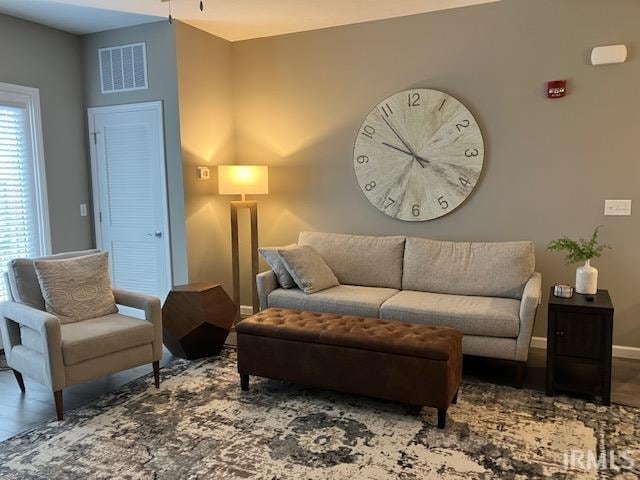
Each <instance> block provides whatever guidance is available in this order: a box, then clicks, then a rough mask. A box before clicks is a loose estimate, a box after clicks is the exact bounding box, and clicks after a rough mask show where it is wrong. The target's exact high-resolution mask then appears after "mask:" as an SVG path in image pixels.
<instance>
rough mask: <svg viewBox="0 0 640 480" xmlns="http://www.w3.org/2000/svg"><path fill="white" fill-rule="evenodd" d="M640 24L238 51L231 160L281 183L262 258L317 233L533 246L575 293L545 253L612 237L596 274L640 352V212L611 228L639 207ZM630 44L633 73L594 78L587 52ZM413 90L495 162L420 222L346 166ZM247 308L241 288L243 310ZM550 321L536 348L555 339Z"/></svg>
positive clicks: (631, 10)
mask: <svg viewBox="0 0 640 480" xmlns="http://www.w3.org/2000/svg"><path fill="white" fill-rule="evenodd" d="M639 18H640V3H639V2H638V1H637V0H616V1H615V2H611V1H605V0H564V1H562V2H559V1H557V0H538V1H531V0H507V1H503V2H499V3H495V4H489V5H482V6H477V7H469V8H462V9H456V10H449V11H443V12H438V13H429V14H425V15H417V16H411V17H404V18H399V19H392V20H385V21H379V22H373V23H366V24H359V25H351V26H345V27H338V28H332V29H327V30H319V31H313V32H306V33H299V34H292V35H285V36H280V37H273V38H265V39H257V40H250V41H244V42H239V43H234V44H233V62H234V68H233V84H234V89H235V97H234V98H235V100H234V105H235V114H236V137H237V143H236V145H237V156H238V158H237V161H238V163H243V162H248V163H266V164H268V165H269V166H270V168H271V170H270V175H271V186H270V188H271V193H270V194H269V195H268V196H265V197H261V198H257V197H255V198H257V199H258V200H259V208H260V235H261V244H262V245H278V244H285V243H288V242H292V241H294V240H295V239H296V237H297V234H298V232H299V231H300V230H308V229H310V230H324V231H334V232H353V233H360V234H382V235H384V234H386V235H391V234H406V235H415V236H421V237H430V238H436V239H450V240H519V239H531V240H534V241H535V244H536V254H537V266H538V269H539V270H540V271H542V273H543V277H544V288H545V290H546V289H547V288H548V287H549V286H550V285H551V284H553V283H557V282H567V283H573V282H574V271H575V267H572V266H564V265H563V262H562V258H561V257H560V256H559V255H556V254H550V253H547V252H545V245H546V244H547V242H548V241H549V240H551V239H553V238H555V237H558V236H559V235H561V234H568V235H572V236H579V235H581V236H587V235H589V234H590V233H591V231H592V230H593V228H594V227H595V226H596V225H598V224H602V225H603V226H604V227H603V229H602V234H603V236H604V238H605V240H606V241H608V242H609V243H611V244H612V245H613V247H614V250H613V251H612V252H607V253H606V254H605V256H604V257H603V258H602V259H600V260H598V261H596V262H594V263H595V265H596V266H597V267H598V268H599V269H600V286H601V287H602V288H608V289H610V290H611V292H612V296H613V300H614V302H615V305H616V322H615V343H617V344H621V345H631V346H636V347H640V322H638V317H639V316H640V295H639V294H638V285H639V284H640V249H639V248H638V245H637V244H638V238H640V223H639V219H640V212H636V213H635V215H634V216H632V217H618V218H615V217H604V216H603V203H604V200H605V199H606V198H630V199H633V200H634V202H635V203H636V208H637V205H638V202H639V200H640V198H639V191H640V189H639V188H638V178H639V177H640V161H638V145H637V143H638V142H637V139H638V134H639V132H640V114H639V112H640V95H639V94H638V85H639V84H638V81H639V79H640V61H639V59H638V56H637V55H638V49H639V48H640V29H639V28H638V19H639ZM622 42H624V43H627V44H628V45H629V46H630V49H631V59H630V61H629V62H628V63H626V64H624V65H616V66H606V67H598V68H596V67H592V66H590V65H588V64H587V55H588V52H589V49H590V47H592V46H596V45H603V44H612V43H622ZM559 78H566V79H568V80H569V82H570V84H569V85H570V93H569V95H568V96H567V97H566V98H564V99H561V100H548V99H546V98H545V95H544V88H545V82H546V81H547V80H555V79H559ZM411 87H431V88H436V89H441V90H443V91H446V92H448V93H450V94H452V95H454V96H456V97H457V98H459V99H460V100H461V101H463V102H464V103H465V104H466V105H467V106H468V107H469V108H470V109H471V111H472V112H473V113H474V115H475V116H476V118H477V119H478V121H479V123H480V125H481V128H482V130H483V134H484V137H485V141H486V151H487V154H486V157H485V159H486V164H485V171H484V174H483V177H482V179H481V181H480V183H479V185H478V188H477V189H476V191H475V193H474V194H473V196H472V197H471V198H470V199H469V200H468V201H467V202H466V203H465V204H464V205H463V206H462V207H460V208H459V209H458V210H456V211H455V212H454V213H452V214H450V215H448V216H446V217H443V218H441V219H439V220H434V221H431V222H424V223H405V222H402V221H398V220H394V219H392V218H390V217H387V216H385V215H384V214H382V213H381V212H379V211H378V210H377V209H376V208H374V207H373V206H372V205H370V204H369V202H368V201H367V200H366V198H365V197H364V196H363V194H362V193H361V192H360V188H359V187H358V185H357V183H356V179H355V176H354V173H353V167H352V158H351V156H352V150H353V142H354V138H355V136H356V133H357V131H358V128H359V125H360V123H361V121H362V120H363V118H364V117H365V115H366V114H367V113H368V112H369V110H370V109H371V108H372V107H373V106H374V105H375V104H376V103H377V102H379V101H380V100H382V99H383V98H385V97H387V96H388V95H391V94H393V93H395V92H397V91H400V90H403V89H406V88H411ZM224 254H225V255H227V253H226V252H225V253H224ZM247 275H248V272H245V274H244V276H243V278H248V277H247ZM545 294H546V291H545ZM249 298H250V296H249V295H248V291H247V289H245V290H244V291H243V303H249ZM540 310H541V311H540V313H539V315H538V320H537V325H536V328H535V334H536V335H545V334H546V332H545V331H546V317H545V312H544V310H545V308H544V307H542V308H541V309H540Z"/></svg>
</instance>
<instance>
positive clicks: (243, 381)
mask: <svg viewBox="0 0 640 480" xmlns="http://www.w3.org/2000/svg"><path fill="white" fill-rule="evenodd" d="M240 388H241V389H242V390H243V391H245V392H247V391H248V390H249V375H245V374H243V373H241V374H240Z"/></svg>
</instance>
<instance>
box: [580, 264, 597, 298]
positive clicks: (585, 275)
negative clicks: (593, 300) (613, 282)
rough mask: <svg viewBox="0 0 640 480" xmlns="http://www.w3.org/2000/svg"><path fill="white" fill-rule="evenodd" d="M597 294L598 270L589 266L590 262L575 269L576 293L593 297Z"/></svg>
mask: <svg viewBox="0 0 640 480" xmlns="http://www.w3.org/2000/svg"><path fill="white" fill-rule="evenodd" d="M597 292H598V269H597V268H594V267H592V266H591V260H587V261H586V262H584V265H583V266H581V267H578V268H577V269H576V293H582V294H583V295H594V294H596V293H597Z"/></svg>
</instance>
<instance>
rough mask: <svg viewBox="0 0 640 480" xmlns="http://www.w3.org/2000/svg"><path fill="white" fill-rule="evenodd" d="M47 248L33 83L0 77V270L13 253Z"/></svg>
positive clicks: (1, 289) (2, 291)
mask: <svg viewBox="0 0 640 480" xmlns="http://www.w3.org/2000/svg"><path fill="white" fill-rule="evenodd" d="M49 251H50V238H49V216H48V212H47V193H46V183H45V172H44V158H43V154H42V128H41V122H40V98H39V94H38V89H36V88H28V87H20V86H17V85H10V84H6V83H0V272H2V273H3V274H4V272H5V271H6V265H7V262H8V261H9V260H11V259H13V258H17V257H32V256H38V255H45V254H47V253H49ZM7 298H8V292H7V289H6V285H5V282H4V281H1V282H0V300H6V299H7Z"/></svg>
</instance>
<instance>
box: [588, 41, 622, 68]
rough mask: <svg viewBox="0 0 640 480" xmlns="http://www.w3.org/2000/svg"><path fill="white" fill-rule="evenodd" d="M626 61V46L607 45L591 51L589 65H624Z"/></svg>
mask: <svg viewBox="0 0 640 480" xmlns="http://www.w3.org/2000/svg"><path fill="white" fill-rule="evenodd" d="M626 59H627V46H626V45H607V46H604V47H596V48H594V49H593V50H591V65H609V64H611V63H624V61H625V60H626Z"/></svg>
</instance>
